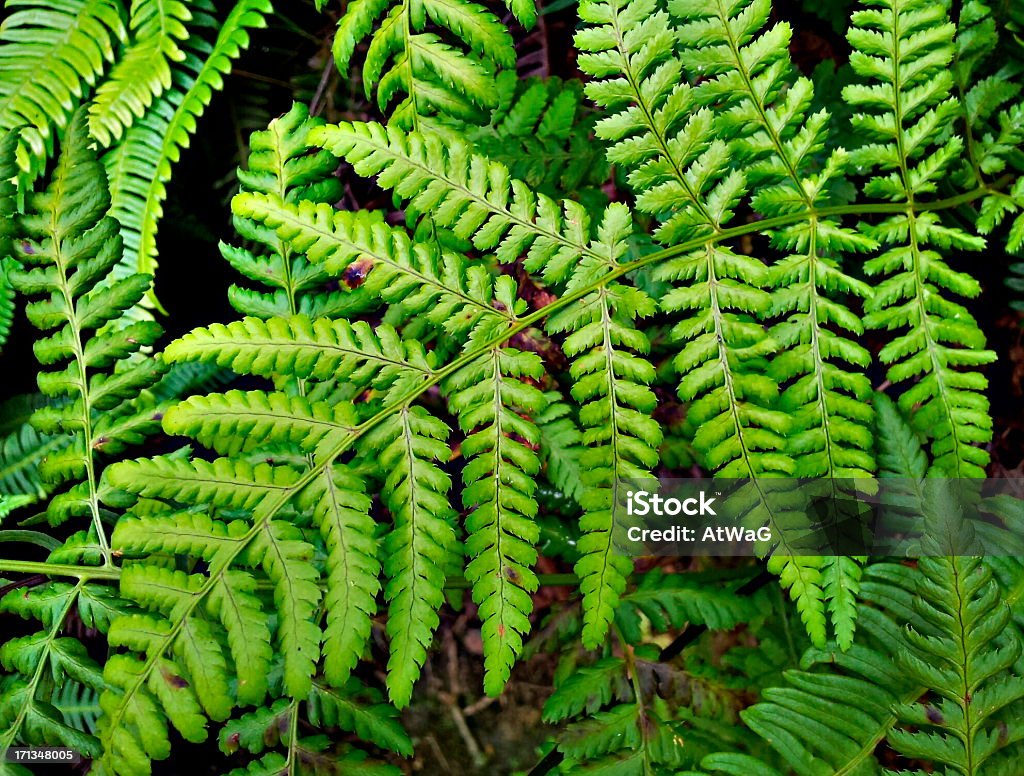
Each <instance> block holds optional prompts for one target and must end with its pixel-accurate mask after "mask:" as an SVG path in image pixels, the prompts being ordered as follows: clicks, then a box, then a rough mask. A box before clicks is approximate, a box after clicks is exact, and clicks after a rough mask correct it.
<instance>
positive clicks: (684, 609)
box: [615, 569, 757, 643]
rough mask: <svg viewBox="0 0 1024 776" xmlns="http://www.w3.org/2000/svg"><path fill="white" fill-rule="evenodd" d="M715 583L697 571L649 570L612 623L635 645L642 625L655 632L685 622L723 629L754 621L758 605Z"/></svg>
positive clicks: (628, 594)
mask: <svg viewBox="0 0 1024 776" xmlns="http://www.w3.org/2000/svg"><path fill="white" fill-rule="evenodd" d="M714 582H717V580H714V581H712V580H709V579H706V578H704V577H703V576H702V575H701V574H699V573H696V572H691V573H686V574H667V573H665V572H663V571H661V570H660V569H655V570H654V571H650V572H648V573H647V574H645V575H644V576H643V577H642V578H641V579H640V582H639V583H638V584H637V586H636V588H635V589H633V590H631V591H630V592H629V593H627V594H626V595H624V596H623V597H622V602H621V606H620V607H619V609H618V611H617V612H616V613H615V624H616V626H617V627H618V628H619V631H620V632H621V633H622V635H623V636H624V637H625V639H626V640H627V641H629V642H630V643H638V642H639V641H641V638H642V633H641V630H642V627H644V626H648V627H650V628H651V629H652V630H654V631H655V632H658V633H664V632H667V631H669V630H670V629H672V628H682V627H683V626H684V625H686V624H687V623H690V624H691V625H706V626H707V627H708V628H710V629H712V630H726V629H729V628H734V627H736V625H738V624H740V623H743V622H750V621H751V620H753V619H755V618H756V616H757V604H756V603H755V602H754V600H753V599H752V598H751V597H749V596H742V595H737V594H736V592H735V590H730V589H729V588H728V587H725V586H720V585H716V584H714Z"/></svg>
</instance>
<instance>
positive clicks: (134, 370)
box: [12, 112, 162, 565]
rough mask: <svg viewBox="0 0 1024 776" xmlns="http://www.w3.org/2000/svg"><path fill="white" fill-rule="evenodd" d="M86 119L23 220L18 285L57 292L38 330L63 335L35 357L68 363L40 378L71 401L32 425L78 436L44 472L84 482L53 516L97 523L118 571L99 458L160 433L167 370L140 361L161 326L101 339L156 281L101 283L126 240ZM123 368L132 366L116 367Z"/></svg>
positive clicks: (42, 310)
mask: <svg viewBox="0 0 1024 776" xmlns="http://www.w3.org/2000/svg"><path fill="white" fill-rule="evenodd" d="M84 122H85V119H84V115H83V114H82V113H81V112H80V113H79V114H78V115H77V118H76V119H75V120H74V122H73V123H72V125H71V127H70V129H69V132H68V135H67V137H66V138H65V141H64V147H63V149H62V153H61V157H60V160H59V163H58V166H57V169H56V171H55V172H54V175H53V180H52V181H51V183H50V187H49V188H48V189H47V191H46V192H45V193H42V194H37V195H36V196H35V197H34V199H33V201H32V204H31V206H30V207H31V210H32V214H31V215H30V216H29V217H27V218H25V219H24V220H23V222H22V227H23V229H24V230H25V234H26V239H25V241H24V242H23V243H20V244H19V249H18V253H19V255H20V257H21V260H22V261H23V262H24V263H25V264H27V265H29V266H32V267H33V268H32V269H27V270H20V269H19V270H15V271H13V272H12V279H13V280H14V283H15V285H16V286H17V287H18V289H19V290H20V291H22V292H23V293H26V294H48V295H49V296H48V298H45V299H42V300H39V301H35V302H31V303H30V304H29V305H28V307H27V314H28V318H29V320H30V321H31V322H32V323H33V324H34V325H35V326H36V327H38V328H40V329H42V330H44V331H50V330H55V331H54V333H53V334H51V335H49V336H47V337H45V338H43V339H40V340H39V341H38V342H37V343H36V346H35V352H36V357H37V358H38V359H39V361H40V362H41V363H42V364H44V365H51V364H54V365H59V364H61V363H64V364H65V366H64V368H63V369H59V370H57V371H50V372H42V373H40V375H39V387H40V390H41V391H42V392H43V393H44V394H46V395H48V396H51V397H67V401H66V402H64V403H61V404H59V405H51V406H50V407H42V408H40V409H39V410H37V411H36V412H35V413H34V414H33V416H32V420H33V424H34V425H35V427H36V429H37V430H39V431H42V432H43V433H49V434H52V433H54V432H58V431H59V432H63V433H65V434H70V435H71V437H72V440H71V442H70V444H69V445H67V446H66V447H65V448H63V449H62V450H61V452H60V454H59V455H53V454H51V455H50V456H49V457H48V458H47V460H46V464H45V467H43V468H42V469H41V472H40V473H41V475H42V476H43V477H44V478H45V479H49V480H51V481H53V482H55V483H64V482H67V481H69V480H71V481H79V480H81V481H80V482H77V484H75V485H73V486H72V487H71V489H70V490H68V491H65V492H64V493H62V494H60V495H58V496H56V497H54V498H53V499H52V500H51V501H50V504H49V507H48V509H47V516H48V518H49V519H50V521H51V523H53V524H59V523H61V522H63V521H64V520H66V519H67V518H68V517H71V516H77V515H85V516H89V517H90V518H91V520H92V531H93V533H94V538H95V539H96V541H98V542H99V544H100V546H101V547H102V548H103V560H104V562H105V563H106V564H108V565H109V564H110V550H109V548H108V546H107V539H106V533H105V529H104V527H103V525H102V522H101V515H100V507H99V475H100V470H99V467H98V465H97V454H98V452H100V451H102V450H105V449H110V448H113V449H114V450H115V451H116V450H117V449H121V448H123V446H124V445H125V444H130V443H131V442H132V441H133V440H134V439H137V438H138V436H139V434H145V433H146V432H147V431H152V430H154V424H155V422H156V421H157V420H158V418H159V415H160V411H161V408H160V407H159V406H158V405H157V404H156V403H155V402H153V401H152V399H151V398H150V397H148V396H146V394H145V393H140V392H141V391H143V389H145V388H147V387H149V386H150V385H152V384H153V383H154V382H155V381H156V380H157V378H158V377H159V376H160V374H161V372H162V365H161V363H160V362H159V361H157V360H153V359H145V360H136V359H133V358H132V356H133V354H135V353H137V352H138V351H139V350H140V349H141V348H143V347H145V346H147V345H151V344H153V342H155V341H156V338H157V337H158V336H159V335H160V327H159V326H157V325H156V324H154V323H149V322H141V323H137V324H133V325H131V326H127V327H125V328H122V329H121V330H120V331H118V332H117V334H111V335H110V336H107V337H96V336H93V335H92V333H93V332H95V331H96V330H98V329H100V328H102V327H103V326H104V325H106V324H107V323H108V322H110V321H115V320H117V319H118V318H119V317H120V316H121V314H122V312H123V311H124V310H126V309H128V308H130V307H131V306H132V305H134V304H135V303H136V302H137V301H138V300H139V299H140V298H141V296H142V294H143V293H144V292H145V288H146V287H147V285H148V283H149V278H147V277H146V276H142V275H134V276H129V277H126V278H124V279H122V280H120V281H118V282H116V283H109V284H105V283H101V281H103V279H104V276H105V275H107V273H108V272H110V271H111V269H112V268H113V267H114V265H115V264H116V263H117V262H118V261H119V260H120V259H121V240H120V236H119V234H118V224H117V222H116V221H115V220H114V219H113V218H111V217H110V216H108V215H106V214H105V211H106V210H107V208H108V206H109V203H110V200H109V194H108V192H107V187H106V178H105V176H104V174H103V169H102V165H101V164H100V163H99V162H98V161H97V160H96V159H95V157H94V156H93V154H92V153H91V152H90V151H89V150H88V148H87V139H86V136H85V128H84ZM119 362H120V363H121V364H122V365H123V367H124V368H119V369H116V370H114V369H112V367H114V366H115V365H118V364H119ZM52 450H53V449H52V448H51V453H52Z"/></svg>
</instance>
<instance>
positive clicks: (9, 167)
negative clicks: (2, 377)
mask: <svg viewBox="0 0 1024 776" xmlns="http://www.w3.org/2000/svg"><path fill="white" fill-rule="evenodd" d="M17 147H18V136H17V134H15V133H14V132H5V133H3V134H2V136H0V351H2V350H3V347H4V344H6V342H7V337H8V335H9V334H10V333H11V324H13V323H14V286H12V285H11V280H10V278H9V277H7V273H8V270H9V269H10V268H11V263H10V260H9V259H8V258H7V257H8V256H10V255H11V253H12V239H13V238H14V236H15V234H16V232H17V228H16V225H15V217H16V215H17V212H18V187H17V184H16V183H15V182H14V180H13V178H15V176H16V175H17V174H18V167H17V161H16V158H15V154H16V151H17Z"/></svg>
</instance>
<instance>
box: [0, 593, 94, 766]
mask: <svg viewBox="0 0 1024 776" xmlns="http://www.w3.org/2000/svg"><path fill="white" fill-rule="evenodd" d="M83 588H84V583H83V582H78V583H77V584H74V585H70V584H66V583H63V582H49V583H47V584H45V585H43V586H41V587H37V588H33V589H31V590H28V591H22V590H12V591H10V592H9V593H7V594H6V595H5V596H4V597H3V598H2V599H0V612H4V613H11V614H15V615H18V616H21V617H24V618H28V619H31V620H35V621H38V622H40V623H41V624H42V626H43V630H41V631H37V632H34V633H32V634H30V635H27V636H20V637H16V638H11V639H8V640H7V641H6V642H5V643H4V644H3V645H2V646H0V666H3V668H4V669H5V670H6V671H9V672H11V673H10V674H9V675H8V676H7V677H5V681H4V683H3V684H2V685H0V756H2V757H4V758H5V759H6V755H7V750H8V749H9V748H10V747H11V746H12V745H15V744H31V745H35V746H47V745H48V746H68V747H71V748H72V749H75V750H76V751H79V752H82V753H84V754H86V755H92V756H95V755H96V754H98V753H99V751H100V747H99V742H98V741H97V739H96V737H95V736H93V735H91V734H90V733H88V732H85V731H84V730H83V729H82V728H80V727H78V726H76V725H75V724H73V723H74V722H75V719H74V718H73V716H71V715H69V716H67V717H66V716H65V715H64V714H63V713H62V712H61V710H60V708H59V707H58V706H56V705H54V703H53V702H54V700H57V699H56V698H54V694H53V688H54V686H56V687H60V686H61V685H65V684H66V685H70V686H75V687H84V688H86V690H84V691H83V692H85V691H90V692H95V691H98V690H101V689H102V688H103V678H102V672H101V667H100V666H99V665H98V664H97V663H96V661H95V660H93V659H92V658H91V657H90V656H89V654H88V652H87V651H86V648H85V647H84V646H83V645H82V643H81V642H80V641H78V640H77V639H75V638H73V637H71V636H66V635H62V630H63V628H64V626H65V624H66V620H67V618H68V616H69V614H70V613H71V611H72V610H73V609H74V607H75V605H76V603H77V601H78V597H79V594H80V593H81V591H82V589H83ZM46 688H49V689H46Z"/></svg>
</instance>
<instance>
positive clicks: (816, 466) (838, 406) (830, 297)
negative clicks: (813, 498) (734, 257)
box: [670, 0, 875, 477]
mask: <svg viewBox="0 0 1024 776" xmlns="http://www.w3.org/2000/svg"><path fill="white" fill-rule="evenodd" d="M770 10H771V6H770V3H769V2H766V1H765V0H756V1H755V2H752V3H750V4H749V5H744V4H739V5H736V6H726V5H725V4H722V3H718V4H713V5H705V4H700V3H692V2H686V1H684V0H679V1H677V2H674V3H672V4H671V6H670V11H671V12H672V14H673V16H675V17H676V18H678V19H680V21H681V22H683V24H682V26H681V27H680V30H679V35H680V40H681V41H682V42H683V44H684V47H685V48H684V50H683V51H682V52H681V54H680V58H681V59H682V61H683V63H684V65H685V66H686V67H687V69H688V70H689V72H690V74H691V76H693V77H698V76H703V77H704V79H705V80H703V81H702V82H701V83H700V85H699V86H698V87H697V88H696V90H695V94H696V99H697V100H698V102H699V103H700V104H702V105H703V106H705V107H706V108H708V109H711V110H713V111H714V115H715V117H716V119H715V125H716V127H717V129H718V134H719V135H720V136H723V137H727V138H730V139H731V140H730V150H731V151H732V152H733V153H734V154H737V155H738V156H739V157H740V158H741V159H742V160H743V164H744V166H745V168H746V178H747V181H748V183H749V184H750V185H753V186H757V187H758V190H757V194H756V195H755V196H754V197H753V200H752V203H751V204H752V205H753V207H754V208H755V210H757V211H758V212H759V213H761V214H762V215H764V216H765V217H772V216H779V215H782V214H784V213H793V212H794V211H796V212H799V211H801V210H803V211H806V212H807V220H806V223H801V224H797V225H794V226H791V227H787V228H785V229H782V230H778V231H772V232H770V234H771V235H772V237H773V242H774V243H775V244H776V245H777V246H778V247H780V248H783V249H790V250H792V249H796V250H797V251H799V253H796V254H794V255H791V256H789V257H787V258H786V259H783V260H782V261H781V262H779V263H778V264H776V265H775V266H774V267H773V268H772V270H771V272H770V275H769V278H768V285H769V286H770V287H772V288H774V289H777V290H776V291H774V292H773V304H772V310H771V313H772V315H773V316H778V315H780V314H786V317H785V319H784V321H783V322H782V323H780V324H778V325H777V326H775V327H774V329H773V332H772V334H773V337H774V338H775V340H776V342H777V344H778V346H779V348H780V353H779V355H778V356H777V357H776V358H774V359H773V361H772V370H771V374H772V376H773V378H774V379H775V380H777V381H778V382H779V383H780V384H783V383H788V387H787V388H786V390H785V391H784V392H783V394H782V397H781V400H780V402H779V408H780V409H781V410H783V411H785V412H786V413H787V414H790V415H791V416H792V417H793V424H792V427H791V428H790V429H789V431H788V435H787V443H788V444H787V447H788V449H789V450H790V451H791V452H790V455H791V456H792V457H793V459H794V461H795V463H796V468H795V470H794V474H796V475H797V476H804V477H811V476H838V477H860V476H865V475H869V474H870V472H872V471H873V469H874V466H873V462H872V461H871V458H870V451H871V436H870V415H869V414H867V415H866V414H865V411H864V408H865V404H864V399H865V397H866V396H867V395H868V392H869V390H870V386H869V383H868V381H867V379H866V378H865V377H864V376H863V375H861V374H859V373H857V372H853V371H851V369H850V367H851V366H852V367H860V368H861V369H863V368H866V366H867V365H868V364H869V363H870V355H869V354H868V352H867V351H866V350H865V349H864V348H863V347H861V346H860V345H858V344H856V343H855V342H853V341H852V339H851V338H850V335H851V334H852V335H858V334H861V333H862V329H863V327H862V326H861V325H860V322H859V320H858V318H857V316H856V315H855V314H854V313H853V312H852V311H851V310H850V309H849V307H848V306H847V305H846V304H845V303H844V300H843V296H844V295H849V294H854V295H856V296H859V297H862V298H864V297H867V296H869V295H870V289H869V288H868V286H867V285H866V284H864V283H862V282H860V281H857V280H855V279H854V278H852V277H850V276H849V275H847V274H845V273H844V272H843V271H842V270H841V269H840V268H839V266H838V264H837V262H836V261H835V260H834V257H835V256H836V255H837V254H838V253H839V252H841V251H844V252H845V251H851V250H852V251H865V250H869V249H871V248H873V247H875V245H874V243H873V242H872V241H871V240H868V239H867V238H865V237H863V236H861V235H859V234H857V233H856V232H853V231H851V230H849V229H844V228H843V227H841V226H840V224H839V223H838V221H837V220H836V219H822V218H820V217H819V216H818V215H817V213H816V212H815V211H817V210H821V209H824V208H826V207H828V206H829V205H830V204H834V203H835V201H836V196H835V190H836V186H837V185H838V184H840V183H841V182H842V174H843V170H844V168H845V166H846V158H845V154H844V153H842V152H841V151H837V152H834V153H833V154H832V155H831V156H830V157H829V159H828V161H827V162H826V163H825V164H824V167H823V169H821V170H820V171H819V172H817V173H816V174H815V173H814V172H813V171H814V170H815V168H816V166H817V165H818V164H819V162H818V157H819V155H820V153H821V151H822V149H823V148H824V147H825V145H826V141H827V129H828V122H829V116H828V114H827V113H826V112H825V111H819V112H817V113H814V114H811V115H809V116H808V115H807V114H808V111H809V109H810V105H811V102H812V100H813V87H812V85H811V82H810V81H809V80H808V79H806V78H797V79H795V81H793V82H792V83H789V82H788V79H789V71H790V69H791V65H790V61H789V51H788V44H789V40H790V29H789V26H788V24H786V23H781V24H777V25H775V26H773V27H771V28H769V29H767V30H765V26H766V24H767V22H768V15H769V12H770ZM762 30H764V31H763V32H762ZM756 32H761V34H760V35H755V33H756ZM830 257H831V258H830ZM830 327H833V328H836V329H839V330H840V331H839V333H837V332H835V331H833V330H832V328H830ZM843 330H845V331H843Z"/></svg>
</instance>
